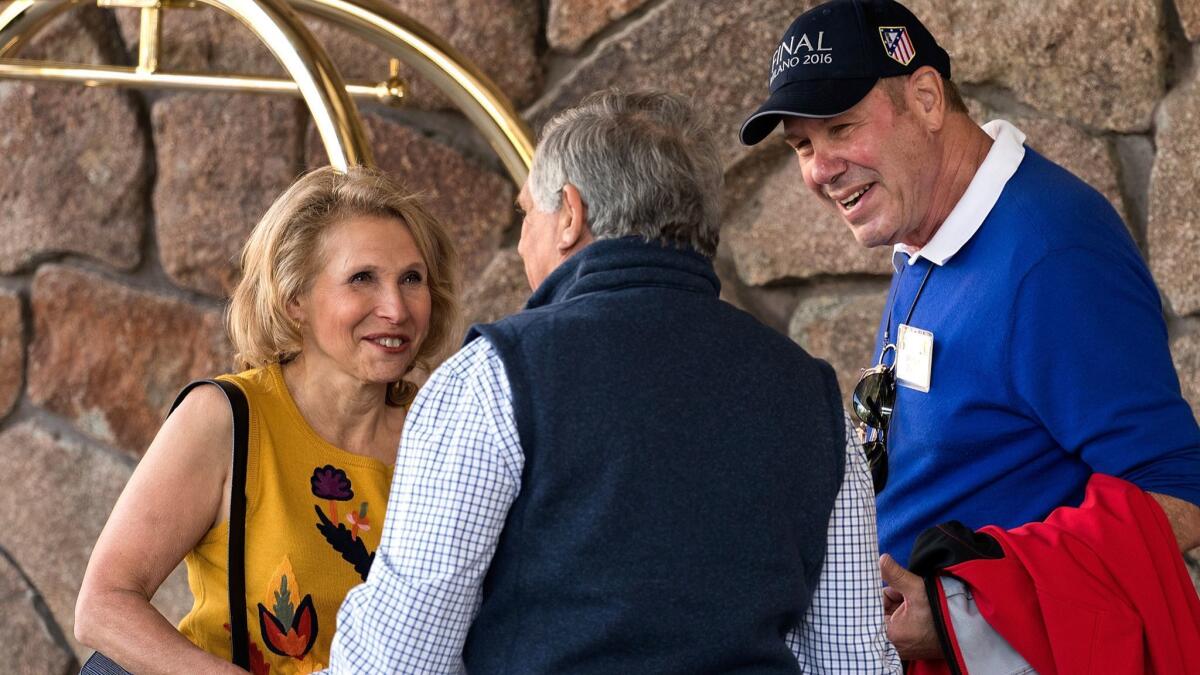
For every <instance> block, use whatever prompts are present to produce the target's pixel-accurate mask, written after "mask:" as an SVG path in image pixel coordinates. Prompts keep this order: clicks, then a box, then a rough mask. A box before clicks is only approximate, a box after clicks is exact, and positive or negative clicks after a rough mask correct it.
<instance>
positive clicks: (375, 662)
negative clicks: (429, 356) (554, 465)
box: [329, 338, 525, 673]
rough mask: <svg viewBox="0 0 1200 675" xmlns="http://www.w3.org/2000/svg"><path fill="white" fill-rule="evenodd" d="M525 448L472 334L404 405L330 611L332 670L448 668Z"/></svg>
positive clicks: (496, 375)
mask: <svg viewBox="0 0 1200 675" xmlns="http://www.w3.org/2000/svg"><path fill="white" fill-rule="evenodd" d="M524 463H525V458H524V455H523V453H522V452H521V447H520V444H519V442H518V438H517V429H516V422H515V421H514V416H513V410H512V394H511V391H510V389H509V386H508V380H507V378H506V376H505V374H504V366H503V363H502V362H501V361H500V358H499V356H498V355H497V354H496V353H495V350H494V349H493V348H492V345H491V343H489V342H488V341H487V340H486V339H482V338H481V339H477V340H475V341H474V342H472V343H471V344H470V345H468V346H467V347H465V348H463V349H462V350H461V351H460V352H459V353H458V354H456V355H454V356H453V357H452V358H450V359H449V360H448V361H446V363H445V364H443V365H442V367H441V368H439V369H438V370H437V371H436V372H435V373H434V374H433V376H432V377H431V378H430V380H429V382H428V383H426V385H425V386H424V387H423V388H422V389H421V392H420V394H419V395H418V396H417V399H416V401H414V402H413V408H412V410H411V411H410V412H409V416H408V420H407V422H406V424H405V427H404V434H403V439H402V440H401V443H400V451H399V455H398V456H397V458H396V472H395V479H394V480H393V481H392V488H391V495H390V496H389V498H388V499H389V501H388V507H387V516H386V517H385V520H384V526H383V527H384V531H383V539H382V541H381V542H380V545H379V550H378V551H377V552H376V554H375V562H374V563H373V564H372V566H371V573H370V574H369V575H368V577H367V581H366V583H364V584H362V585H360V586H357V587H355V588H354V589H352V590H351V591H350V593H349V595H347V596H346V600H345V601H344V602H343V603H342V607H341V610H340V611H339V612H338V625H337V633H336V634H335V636H334V641H333V649H332V654H331V656H330V666H329V670H330V671H331V672H335V673H457V672H462V671H463V664H462V649H463V643H464V642H465V641H466V637H467V631H468V629H469V628H470V626H471V621H472V620H473V618H474V616H475V614H476V612H478V610H479V604H480V599H481V593H482V591H481V589H482V586H483V578H484V575H485V574H486V573H487V570H488V566H489V565H490V564H491V560H492V556H493V554H494V553H495V551H496V543H497V541H498V540H499V537H500V531H501V529H502V528H503V527H504V520H505V518H506V517H507V515H508V510H509V507H511V506H512V503H513V501H514V500H515V499H516V497H517V493H518V492H519V490H520V484H521V471H522V469H523V467H524Z"/></svg>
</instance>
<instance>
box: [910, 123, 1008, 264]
mask: <svg viewBox="0 0 1200 675" xmlns="http://www.w3.org/2000/svg"><path fill="white" fill-rule="evenodd" d="M983 131H984V133H986V134H987V135H988V136H991V137H992V139H993V140H994V141H995V142H993V143H992V147H991V149H990V150H988V154H987V157H984V159H983V163H982V164H980V165H979V169H978V170H977V171H976V172H975V177H974V178H972V179H971V183H970V185H968V186H967V191H966V192H964V193H963V196H962V199H959V200H958V203H957V204H955V205H954V209H953V210H951V211H950V215H948V216H946V220H945V221H944V222H942V226H941V227H939V228H938V230H937V232H936V233H934V235H933V238H932V239H930V240H929V241H928V242H927V243H926V244H925V245H924V246H922V247H921V248H912V247H910V246H906V245H905V244H896V245H895V247H894V252H893V254H892V258H893V261H894V263H895V264H896V268H897V269H899V263H900V261H901V260H902V257H901V256H897V255H895V254H896V253H903V254H905V255H906V256H908V264H910V265H912V264H913V263H915V262H917V260H918V259H919V258H925V259H926V260H928V261H929V262H931V263H933V264H935V265H938V266H941V265H944V264H946V261H947V260H949V259H950V258H952V257H953V256H954V254H955V253H958V251H959V249H961V248H962V247H963V246H964V245H966V243H967V242H968V241H970V240H971V237H973V236H975V232H976V231H977V230H979V227H980V226H981V225H983V221H984V219H986V218H987V216H988V214H989V213H991V211H992V207H994V206H995V205H996V202H997V201H998V200H999V199H1000V193H1001V192H1003V191H1004V186H1005V185H1007V184H1008V180H1009V179H1010V178H1012V176H1013V174H1014V173H1016V172H1017V167H1018V166H1020V165H1021V160H1023V159H1024V158H1025V145H1024V143H1025V134H1024V133H1022V132H1021V130H1020V129H1018V128H1016V127H1015V126H1013V125H1012V124H1010V123H1008V122H1006V121H1004V120H993V121H991V122H988V123H987V124H985V125H983Z"/></svg>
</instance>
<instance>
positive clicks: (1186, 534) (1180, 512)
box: [1146, 492, 1200, 552]
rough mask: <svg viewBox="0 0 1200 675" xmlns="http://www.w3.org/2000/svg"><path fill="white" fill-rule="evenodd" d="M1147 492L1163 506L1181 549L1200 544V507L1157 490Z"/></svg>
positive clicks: (1190, 548)
mask: <svg viewBox="0 0 1200 675" xmlns="http://www.w3.org/2000/svg"><path fill="white" fill-rule="evenodd" d="M1146 494H1148V495H1150V496H1151V497H1153V498H1154V501H1156V502H1158V505H1159V506H1161V507H1162V510H1163V513H1164V514H1166V516H1167V522H1169V523H1170V524H1171V531H1172V532H1174V533H1175V543H1177V544H1179V550H1180V551H1185V552H1186V551H1190V550H1192V549H1193V548H1196V547H1197V546H1200V507H1198V506H1196V505H1195V504H1192V503H1191V502H1185V501H1184V500H1182V499H1179V498H1178V497H1170V496H1167V495H1164V494H1159V493H1157V492H1148V493H1146Z"/></svg>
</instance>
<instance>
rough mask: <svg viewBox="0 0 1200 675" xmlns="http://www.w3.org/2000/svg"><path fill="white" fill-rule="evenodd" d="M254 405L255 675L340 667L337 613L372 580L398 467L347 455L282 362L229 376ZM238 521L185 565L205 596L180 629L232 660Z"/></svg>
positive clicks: (250, 582) (249, 471)
mask: <svg viewBox="0 0 1200 675" xmlns="http://www.w3.org/2000/svg"><path fill="white" fill-rule="evenodd" d="M221 379H223V380H228V381H230V382H233V383H235V384H237V385H238V386H239V387H241V389H242V391H243V392H245V394H246V401H247V402H248V403H249V407H250V434H249V444H248V447H249V458H248V461H247V466H246V612H247V616H246V623H247V626H249V629H250V665H251V669H250V670H251V672H252V673H254V674H255V675H266V674H267V673H274V674H279V673H308V672H312V671H315V670H320V669H322V668H324V667H325V665H326V664H327V663H329V648H330V645H331V644H332V641H333V631H334V628H335V626H336V624H337V611H338V608H339V607H340V606H341V604H342V600H343V599H344V598H345V597H346V593H347V592H349V590H350V589H351V588H352V587H353V586H355V585H357V584H360V583H362V582H363V580H365V579H366V578H367V570H368V569H369V568H370V565H371V561H372V560H373V559H374V556H375V550H376V549H377V548H378V546H379V539H380V533H381V531H382V529H383V514H384V507H385V506H386V504H387V496H388V490H389V488H390V487H391V482H392V467H390V466H388V465H386V464H383V463H382V462H379V461H377V460H375V459H372V458H369V457H364V456H362V455H356V454H353V453H350V452H347V451H345V450H342V449H341V448H338V447H336V446H334V445H331V444H330V443H328V442H326V441H325V440H324V439H322V438H321V437H319V436H318V435H317V434H316V432H315V431H313V430H312V428H311V427H310V426H309V425H308V423H307V422H306V421H305V420H304V418H303V417H301V415H300V410H299V409H298V408H297V407H296V403H295V401H293V400H292V397H291V395H290V394H289V393H288V390H287V386H286V385H285V384H284V381H283V372H282V371H281V370H280V368H279V366H278V365H272V366H268V367H266V368H258V369H255V370H248V371H246V372H244V373H240V374H238V375H224V376H222V377H221ZM228 536H229V523H228V521H226V522H223V523H221V524H220V525H218V526H216V527H214V528H213V529H211V530H209V531H208V533H207V534H206V535H205V536H204V538H203V539H202V540H201V541H200V543H199V544H197V545H196V548H194V549H193V550H192V551H191V552H190V553H188V555H187V557H186V558H185V559H184V562H185V563H186V564H187V572H188V585H189V586H190V587H191V590H192V595H193V597H194V598H195V601H194V604H193V605H192V610H191V611H190V612H188V614H187V616H185V617H183V620H182V621H181V622H180V623H179V631H180V632H181V633H183V635H184V636H186V637H187V638H188V639H189V640H191V641H192V643H193V644H195V645H196V646H198V647H200V648H201V649H203V650H205V651H206V652H209V653H210V654H215V655H217V656H220V657H222V658H224V659H230V657H231V653H230V652H231V649H232V648H231V645H230V635H229V595H228V594H229V591H228V578H227V575H226V565H227V556H228Z"/></svg>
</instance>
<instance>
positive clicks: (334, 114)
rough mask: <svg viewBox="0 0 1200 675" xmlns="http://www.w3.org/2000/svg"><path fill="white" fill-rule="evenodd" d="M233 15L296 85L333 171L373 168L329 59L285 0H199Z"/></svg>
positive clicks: (354, 112) (343, 86)
mask: <svg viewBox="0 0 1200 675" xmlns="http://www.w3.org/2000/svg"><path fill="white" fill-rule="evenodd" d="M202 2H204V3H205V4H208V5H212V6H213V7H217V8H219V9H222V10H224V11H225V12H227V13H229V14H231V15H233V16H235V17H237V18H238V19H239V20H240V21H241V22H242V23H244V24H245V25H246V27H247V28H249V29H250V30H251V31H252V32H253V33H254V34H255V35H257V36H258V39H259V40H262V42H263V44H265V45H266V46H267V48H268V49H270V50H271V53H272V54H274V55H275V58H276V59H278V60H279V63H280V64H281V65H282V66H283V68H284V70H286V71H287V73H288V75H290V76H291V77H292V79H293V80H294V81H295V82H296V84H297V85H298V86H299V87H300V95H301V96H302V97H304V101H305V103H307V104H308V109H309V112H310V113H312V117H313V124H314V125H315V126H316V128H317V133H319V134H320V135H321V142H322V143H324V145H325V154H326V155H327V156H328V157H329V163H330V164H331V165H332V166H333V168H335V169H337V170H338V171H345V170H346V169H348V168H349V167H351V166H354V165H358V164H361V165H366V166H373V165H374V164H375V160H374V157H373V156H372V155H371V146H370V144H369V143H367V135H366V133H365V132H364V131H363V127H362V120H360V119H359V117H358V108H357V107H355V105H354V102H353V101H351V100H350V95H349V94H347V93H346V83H345V82H343V81H342V76H341V74H339V73H338V71H337V69H336V68H334V66H333V62H332V61H331V60H330V59H329V55H328V54H326V53H325V50H324V49H322V48H321V45H320V44H318V43H317V40H316V38H314V37H313V35H312V33H311V32H309V30H308V28H307V27H305V25H304V24H303V23H301V21H300V19H299V17H297V16H296V14H295V13H294V12H293V11H292V9H291V8H290V7H289V6H288V5H287V3H286V2H284V0H202Z"/></svg>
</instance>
